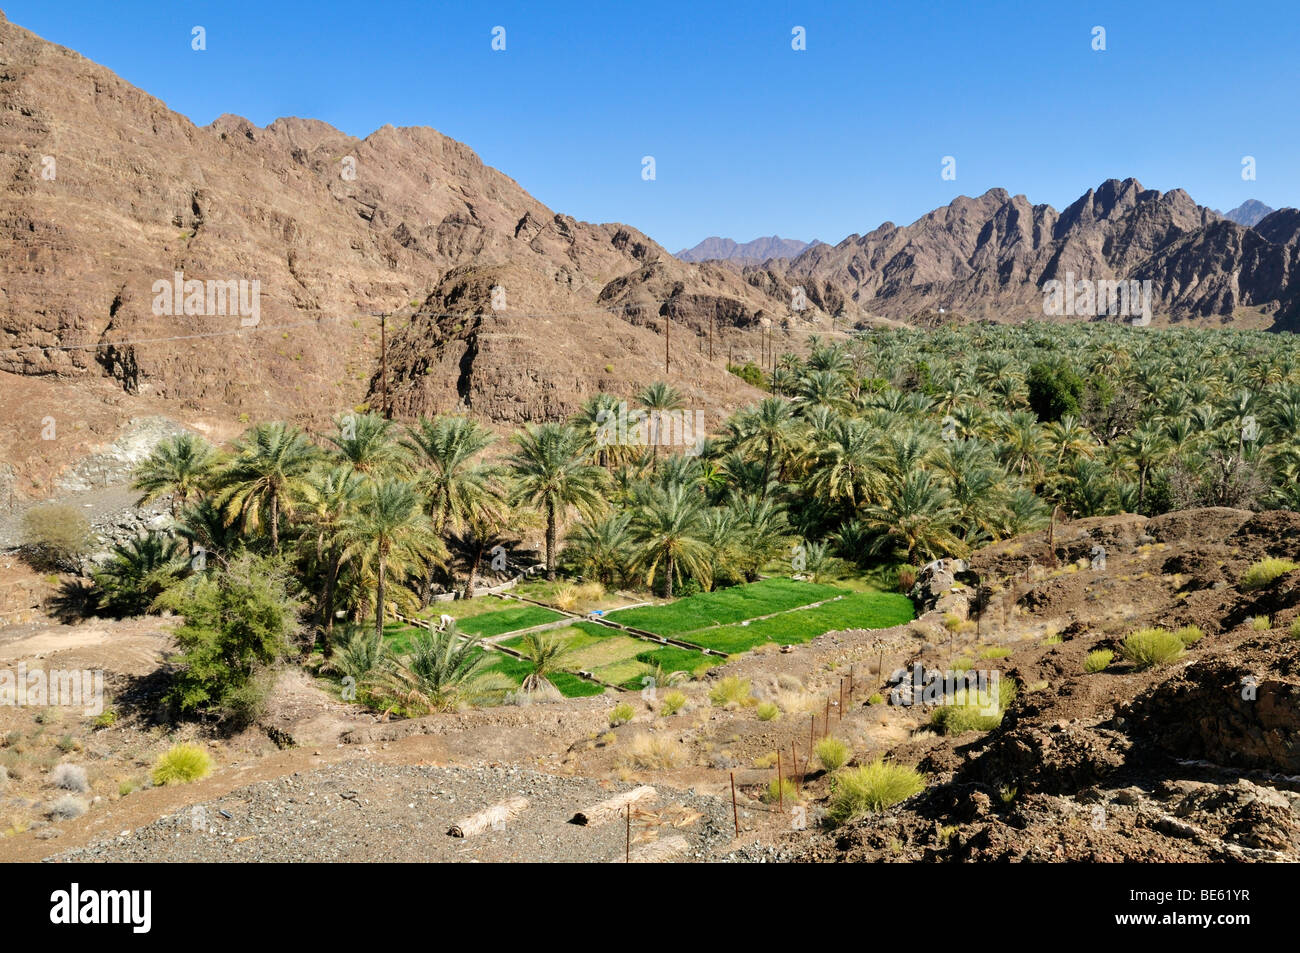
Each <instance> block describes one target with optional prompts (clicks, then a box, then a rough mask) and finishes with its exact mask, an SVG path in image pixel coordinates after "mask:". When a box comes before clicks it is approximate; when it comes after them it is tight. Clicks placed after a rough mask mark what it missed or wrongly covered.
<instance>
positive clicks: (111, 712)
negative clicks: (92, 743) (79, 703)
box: [94, 708, 117, 728]
mask: <svg viewBox="0 0 1300 953" xmlns="http://www.w3.org/2000/svg"><path fill="white" fill-rule="evenodd" d="M116 724H117V709H116V708H105V709H104V710H103V711H101V712H100V713H99V714H98V715H96V716H95V721H94V725H95V727H96V728H112V727H113V726H114V725H116Z"/></svg>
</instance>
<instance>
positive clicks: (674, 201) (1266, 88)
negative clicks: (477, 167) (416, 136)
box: [0, 0, 1300, 251]
mask: <svg viewBox="0 0 1300 953" xmlns="http://www.w3.org/2000/svg"><path fill="white" fill-rule="evenodd" d="M0 6H2V7H3V9H4V10H5V13H6V15H7V16H8V17H9V19H10V20H12V21H14V22H15V23H18V24H20V25H21V26H24V27H26V28H27V29H30V30H32V31H34V32H36V33H37V34H39V35H41V36H43V37H45V38H46V39H49V40H52V41H54V42H57V43H61V44H63V45H65V46H69V47H72V48H73V49H75V50H77V51H78V52H80V53H83V54H84V55H86V56H87V57H89V58H90V59H92V60H95V61H97V62H99V63H102V64H104V65H106V66H108V67H109V68H110V69H112V70H114V71H115V72H116V73H118V74H119V75H121V76H123V77H124V78H125V79H127V80H128V81H130V82H132V83H134V84H135V85H137V86H139V87H141V88H142V89H144V90H145V91H146V92H148V93H150V94H152V95H154V96H156V97H158V98H159V99H161V100H163V101H164V102H165V103H167V105H168V106H170V107H171V108H172V109H175V110H177V111H179V112H181V113H184V114H185V115H186V116H188V117H190V118H191V119H192V120H194V121H195V122H196V123H198V124H200V125H206V124H207V123H209V122H211V121H212V120H213V119H214V118H216V117H217V116H219V115H221V114H222V113H227V112H229V113H236V114H239V115H242V116H245V117H247V118H249V119H251V120H252V121H253V122H255V123H257V124H258V125H265V124H267V123H269V122H271V121H272V120H273V119H275V118H277V117H279V116H285V115H296V116H306V117H312V118H317V119H322V120H325V121H326V122H329V123H331V124H332V125H334V126H337V127H338V128H340V129H342V130H344V131H345V132H348V133H350V134H352V135H355V136H365V135H367V134H369V133H370V132H372V131H374V130H375V129H377V128H378V127H380V126H382V125H384V124H385V123H392V124H394V125H428V126H432V127H434V128H436V129H438V130H439V131H440V132H443V133H445V134H446V135H449V136H452V137H453V138H455V139H459V140H461V141H463V142H465V143H467V144H468V145H469V146H470V147H471V148H473V149H474V150H476V151H477V152H478V153H479V155H480V156H482V158H483V160H484V161H485V162H487V163H488V164H490V165H493V166H496V167H497V168H499V169H501V170H502V171H504V172H505V173H507V174H508V175H510V176H512V177H513V178H514V179H516V180H517V181H518V182H519V183H520V184H521V185H522V186H523V187H524V188H526V189H527V190H528V191H530V192H531V193H532V194H533V195H535V196H536V197H537V198H538V199H539V200H540V201H542V202H544V203H546V204H547V205H549V206H550V207H552V208H554V209H556V210H557V211H563V212H566V213H568V214H571V215H574V216H575V217H577V218H580V219H585V220H588V221H597V222H610V221H620V222H626V223H628V224H631V225H634V226H636V227H638V228H640V229H642V230H643V231H645V232H646V233H647V234H649V235H650V236H651V237H653V238H655V239H656V240H657V241H659V242H661V243H662V244H664V245H665V246H667V247H668V248H669V249H670V250H673V251H676V250H677V249H678V248H680V247H682V246H684V245H692V244H694V243H695V242H697V241H699V240H700V239H702V238H704V237H706V236H708V235H723V236H727V237H731V238H735V239H737V240H740V241H744V240H748V239H750V238H754V237H756V236H759V235H770V234H773V233H777V234H780V235H782V236H784V237H793V238H802V239H810V238H820V239H822V240H824V241H830V242H837V241H839V240H840V239H841V238H843V237H844V236H845V235H848V234H850V233H853V232H866V231H868V230H870V229H872V228H874V227H875V226H877V225H878V224H880V223H881V222H882V221H886V220H889V221H894V222H896V223H900V224H901V223H905V222H910V221H912V220H914V219H915V218H916V217H917V216H919V215H921V214H924V213H925V212H926V211H928V210H930V209H931V208H934V207H935V206H938V205H942V204H945V203H947V202H949V201H951V200H952V199H953V197H955V196H956V195H959V194H966V195H978V194H980V193H982V192H984V191H985V190H987V189H989V188H992V187H995V186H1001V187H1003V188H1006V189H1008V190H1009V191H1010V192H1012V193H1013V194H1015V193H1024V194H1025V195H1027V196H1028V197H1029V198H1030V200H1031V201H1034V202H1047V203H1050V204H1052V205H1055V206H1056V207H1057V208H1058V209H1059V208H1062V207H1063V206H1064V205H1066V204H1068V203H1069V202H1070V201H1072V200H1073V199H1075V198H1077V197H1078V195H1079V194H1080V193H1082V192H1084V191H1085V190H1086V189H1088V188H1089V187H1094V186H1096V185H1097V184H1098V183H1100V182H1101V181H1103V180H1104V179H1106V178H1110V177H1116V178H1123V177H1126V176H1136V177H1137V178H1138V179H1139V180H1141V182H1142V183H1143V184H1144V185H1145V186H1146V187H1148V188H1157V189H1161V190H1168V189H1172V188H1185V189H1187V191H1188V192H1190V193H1191V194H1192V196H1193V197H1194V198H1195V199H1196V200H1197V201H1199V202H1201V203H1202V204H1205V205H1210V206H1213V207H1218V208H1221V209H1228V208H1231V207H1233V206H1235V205H1237V204H1239V203H1240V202H1242V201H1244V200H1245V199H1247V198H1257V199H1259V200H1261V201H1263V202H1265V203H1267V204H1269V205H1272V206H1275V207H1279V206H1283V205H1300V122H1297V112H1298V111H1300V95H1297V93H1298V91H1300V55H1297V50H1300V5H1297V4H1296V3H1295V2H1294V0H1279V2H1274V0H1258V2H1254V3H1223V2H1220V3H1210V2H1200V0H1190V2H1171V3H1166V2H1145V3H1142V4H1140V9H1134V7H1135V6H1138V5H1136V4H1133V3H1132V2H1119V3H1112V2H1092V3H1079V2H1070V0H1062V2H1043V3H1031V2H1022V3H1015V2H987V3H969V2H956V0H954V2H950V3H928V2H919V0H918V2H900V3H896V4H888V5H886V4H878V3H874V4H873V3H862V2H858V3H853V2H846V3H838V2H834V3H832V2H827V3H815V2H802V3H790V2H785V3H782V2H769V0H748V2H742V3H734V4H733V3H719V4H705V3H699V2H695V3H678V2H670V0H652V2H648V3H646V2H641V3H623V2H620V0H603V2H593V3H550V4H548V3H542V2H537V0H534V2H525V3H513V2H498V0H492V2H476V3H457V4H449V3H434V2H384V0H355V2H353V0H310V2H294V0H289V2H266V0H262V2H246V0H224V2H185V3H177V2H173V0H167V2H162V0H112V2H105V0H92V2H85V0H61V2H58V3H54V2H51V0H0ZM195 25H201V26H203V27H204V28H205V29H206V31H207V49H206V50H205V51H203V52H195V51H194V50H192V49H191V43H190V40H191V28H192V27H193V26H195ZM495 26H504V27H505V28H506V49H505V51H504V52H494V51H493V50H492V49H491V39H492V37H491V31H492V28H493V27H495ZM795 26H802V27H804V28H805V30H806V36H807V49H806V50H804V51H800V52H796V51H794V50H792V49H791V30H792V28H793V27H795ZM1094 26H1103V27H1105V30H1106V47H1107V48H1106V50H1105V51H1104V52H1097V51H1094V50H1093V49H1092V40H1093V34H1092V31H1093V27H1094ZM645 155H652V156H654V157H655V162H656V176H657V177H656V179H655V180H654V181H651V182H647V181H644V180H643V179H642V177H641V158H642V156H645ZM1248 155H1249V156H1253V157H1255V160H1256V168H1257V180H1256V181H1243V179H1242V176H1241V162H1242V157H1243V156H1248ZM944 156H953V157H954V158H955V159H956V179H955V180H953V181H946V180H944V179H943V178H942V177H941V175H940V171H941V161H942V158H943V157H944Z"/></svg>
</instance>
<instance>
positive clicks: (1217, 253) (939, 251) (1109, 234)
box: [745, 178, 1300, 326]
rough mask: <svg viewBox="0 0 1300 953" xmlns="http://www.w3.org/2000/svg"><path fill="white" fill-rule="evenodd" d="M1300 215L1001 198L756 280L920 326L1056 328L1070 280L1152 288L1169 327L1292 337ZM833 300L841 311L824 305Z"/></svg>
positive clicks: (891, 230)
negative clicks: (1186, 322) (1249, 222)
mask: <svg viewBox="0 0 1300 953" xmlns="http://www.w3.org/2000/svg"><path fill="white" fill-rule="evenodd" d="M1292 214H1293V213H1291V212H1285V211H1284V212H1275V213H1273V215H1272V216H1269V217H1267V218H1265V219H1263V220H1262V221H1260V222H1259V224H1258V225H1257V226H1256V227H1255V228H1254V229H1250V228H1246V227H1244V226H1242V225H1238V224H1237V223H1235V222H1232V221H1228V220H1227V219H1224V218H1221V217H1220V216H1219V215H1218V213H1216V212H1214V211H1213V210H1211V209H1208V208H1205V207H1203V206H1200V205H1197V204H1196V203H1195V202H1194V201H1193V200H1192V198H1191V197H1190V196H1189V195H1188V194H1187V193H1186V192H1184V191H1183V190H1181V189H1174V190H1173V191H1170V192H1159V191H1157V190H1154V189H1146V188H1143V186H1142V185H1141V183H1139V182H1138V181H1137V180H1136V179H1131V178H1130V179H1125V180H1123V181H1119V180H1116V179H1110V180H1108V181H1106V182H1104V183H1102V184H1101V185H1100V186H1099V187H1098V188H1096V189H1089V190H1088V191H1087V192H1086V193H1085V194H1084V195H1082V196H1080V198H1079V199H1077V200H1076V201H1075V202H1073V203H1072V204H1071V205H1070V206H1069V207H1068V208H1066V209H1065V210H1063V211H1060V212H1058V211H1056V209H1054V208H1052V207H1051V206H1050V205H1033V204H1031V203H1030V202H1029V200H1028V199H1026V198H1025V197H1024V196H1023V195H1016V196H1012V195H1009V194H1008V193H1007V192H1006V191H1005V190H1004V189H990V190H989V191H988V192H986V193H984V194H983V195H981V196H979V197H978V198H968V197H966V196H961V197H959V198H957V199H955V200H954V201H953V202H952V203H951V204H949V205H946V206H944V207H943V208H939V209H935V210H934V211H932V212H929V213H927V214H926V215H923V216H922V217H921V218H919V219H917V220H916V221H915V222H913V223H912V224H911V225H906V226H903V227H899V226H896V225H894V224H893V223H892V222H886V223H885V224H883V225H881V226H880V227H879V228H877V229H875V230H874V231H872V232H869V233H867V234H866V235H850V236H849V237H848V238H846V239H844V240H843V241H841V242H840V243H839V244H837V245H816V246H813V247H811V248H809V249H806V250H805V251H804V252H802V253H801V254H800V255H798V256H797V257H796V258H794V259H793V260H792V261H791V262H789V264H788V266H785V267H775V266H773V265H771V264H765V265H763V266H759V267H751V268H747V269H745V276H746V279H747V280H748V281H749V282H750V283H751V284H753V285H755V286H756V287H758V288H766V287H768V286H769V285H771V284H773V283H784V284H787V285H808V286H817V287H820V288H823V289H834V290H835V291H836V292H837V293H838V294H839V295H841V296H842V297H840V298H837V299H836V300H835V301H834V302H832V303H830V304H829V307H830V308H831V309H832V310H834V309H835V308H836V307H837V306H838V307H839V308H840V309H841V310H840V311H839V312H837V313H841V314H843V315H844V316H846V317H850V316H851V315H852V314H853V313H854V311H855V310H858V311H862V312H866V313H868V314H874V315H882V316H886V317H892V318H901V319H906V318H909V317H912V316H914V315H917V314H919V313H922V312H926V311H930V310H936V309H938V308H943V309H944V310H945V311H946V312H958V313H960V314H964V315H966V316H968V317H973V318H989V319H994V320H1024V319H1029V318H1042V317H1043V316H1044V285H1045V283H1046V282H1049V281H1052V280H1054V279H1055V280H1059V281H1065V280H1067V276H1069V275H1073V276H1074V279H1075V280H1076V281H1077V280H1079V279H1087V280H1089V281H1092V282H1099V281H1109V280H1119V279H1124V280H1136V281H1145V280H1149V281H1151V292H1152V295H1151V296H1152V308H1151V310H1152V311H1153V313H1154V315H1155V316H1156V317H1158V318H1163V317H1168V318H1171V319H1173V320H1183V319H1189V318H1209V317H1214V318H1220V319H1231V318H1234V317H1235V318H1243V317H1247V316H1252V317H1258V318H1261V319H1266V320H1263V323H1264V324H1265V325H1267V324H1268V323H1269V322H1270V320H1272V319H1274V318H1275V319H1277V320H1279V321H1281V322H1282V323H1283V326H1290V324H1291V323H1292V322H1294V321H1295V318H1296V312H1297V303H1298V302H1300V284H1294V285H1293V283H1292V282H1291V278H1292V276H1293V275H1294V274H1295V272H1296V268H1297V265H1300V245H1298V244H1297V241H1296V234H1295V230H1294V228H1293V227H1292V217H1291V216H1292ZM1275 216H1282V217H1281V218H1277V219H1276V220H1274V218H1275ZM821 303H822V306H828V305H827V303H826V302H825V297H824V296H823V298H822V302H821ZM1079 314H1082V312H1076V314H1075V316H1076V317H1077V316H1078V315H1079ZM1093 316H1095V315H1093Z"/></svg>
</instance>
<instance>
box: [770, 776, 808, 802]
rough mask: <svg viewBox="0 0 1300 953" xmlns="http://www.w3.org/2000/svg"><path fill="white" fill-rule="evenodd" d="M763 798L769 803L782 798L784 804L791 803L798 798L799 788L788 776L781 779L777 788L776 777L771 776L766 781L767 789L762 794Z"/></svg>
mask: <svg viewBox="0 0 1300 953" xmlns="http://www.w3.org/2000/svg"><path fill="white" fill-rule="evenodd" d="M763 800H764V801H767V803H769V804H776V803H777V802H778V801H781V800H784V801H785V803H786V804H793V803H794V802H795V801H797V800H799V788H798V787H796V786H795V783H794V782H793V781H791V780H790V779H789V778H782V779H781V786H780V788H779V789H778V787H777V779H776V778H773V779H772V780H771V781H769V782H768V785H767V791H766V793H764V795H763Z"/></svg>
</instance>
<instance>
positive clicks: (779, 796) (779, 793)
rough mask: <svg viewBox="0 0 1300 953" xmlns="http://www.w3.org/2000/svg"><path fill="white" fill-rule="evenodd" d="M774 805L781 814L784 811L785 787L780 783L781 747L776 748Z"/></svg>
mask: <svg viewBox="0 0 1300 953" xmlns="http://www.w3.org/2000/svg"><path fill="white" fill-rule="evenodd" d="M776 806H777V810H779V811H780V812H781V813H782V814H784V813H785V788H784V786H783V785H782V784H781V749H780V748H777V749H776Z"/></svg>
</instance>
